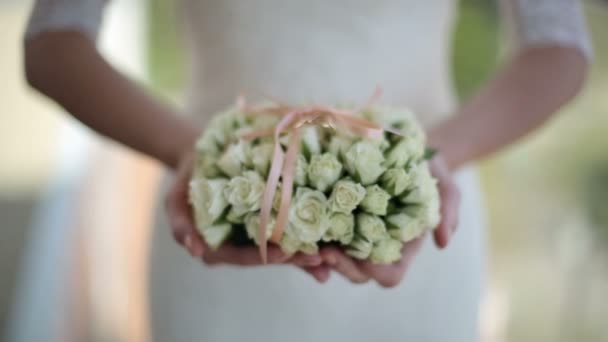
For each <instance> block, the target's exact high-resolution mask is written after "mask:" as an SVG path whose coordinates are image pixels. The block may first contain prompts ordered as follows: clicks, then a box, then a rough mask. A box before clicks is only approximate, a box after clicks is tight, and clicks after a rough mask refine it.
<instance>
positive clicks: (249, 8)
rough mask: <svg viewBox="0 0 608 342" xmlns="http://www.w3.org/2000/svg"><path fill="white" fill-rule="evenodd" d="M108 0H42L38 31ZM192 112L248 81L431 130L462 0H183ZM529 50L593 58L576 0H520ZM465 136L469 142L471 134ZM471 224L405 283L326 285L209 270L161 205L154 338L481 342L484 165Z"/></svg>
mask: <svg viewBox="0 0 608 342" xmlns="http://www.w3.org/2000/svg"><path fill="white" fill-rule="evenodd" d="M103 3H104V1H103V0H89V1H77V0H55V1H52V0H40V1H38V5H37V7H36V9H35V11H34V13H33V16H32V20H31V24H30V28H29V31H28V32H29V33H28V34H29V35H30V36H32V35H35V34H36V33H38V32H41V31H45V30H57V29H66V28H68V29H69V28H71V29H74V28H76V29H80V30H83V31H84V32H85V33H87V34H89V35H90V36H91V37H95V34H96V32H97V29H98V25H99V22H100V21H101V20H100V18H101V12H102V11H101V9H102V7H103ZM179 6H180V13H181V18H182V19H183V30H184V35H185V37H186V42H187V47H188V52H189V53H188V62H189V64H188V66H189V86H188V93H187V100H186V108H187V111H188V113H189V114H191V115H195V116H198V117H200V118H201V122H203V123H204V122H205V121H206V120H207V119H209V117H210V115H212V114H213V113H214V112H215V111H217V110H218V109H220V108H223V107H225V106H226V105H227V104H230V103H232V101H233V100H234V97H235V94H237V93H238V92H239V91H242V90H253V91H255V92H260V93H265V94H271V95H273V96H275V97H277V98H280V99H282V100H284V101H291V102H293V103H299V102H302V101H308V100H312V101H315V102H318V103H336V102H342V101H364V100H365V99H366V98H367V97H368V96H369V95H370V93H371V92H372V90H373V88H374V87H375V86H376V85H381V86H382V87H383V89H384V95H383V97H382V99H381V102H382V103H388V104H393V105H399V106H407V107H410V108H412V109H413V110H414V111H415V112H416V113H418V114H419V117H420V120H422V122H423V123H424V124H425V125H426V126H427V127H428V126H431V125H433V124H436V123H438V122H439V121H441V120H442V119H443V118H445V117H446V116H448V115H450V113H452V112H453V111H454V110H455V109H456V105H457V103H456V100H455V97H454V92H453V89H452V84H451V79H450V76H451V71H450V58H451V56H450V47H451V35H452V29H453V25H454V20H455V16H456V14H457V13H456V8H457V2H456V1H454V0H434V1H422V0H383V1H366V0H337V1H324V0H307V1H283V0H256V1H243V0H185V1H181V2H180V3H179ZM507 7H508V8H507V9H506V12H509V13H510V18H511V19H513V22H514V23H515V24H516V26H515V27H516V33H517V35H516V36H517V37H518V38H519V40H518V46H519V47H522V46H527V45H551V44H561V45H570V46H575V47H579V48H581V49H582V50H583V51H585V53H589V45H588V41H587V38H586V33H585V24H584V20H583V18H582V13H581V11H580V8H579V4H578V1H574V0H557V1H556V0H545V1H543V0H537V1H534V0H518V1H510V2H509V4H508V6H507ZM463 139H466V137H463ZM456 179H457V181H458V184H459V185H460V188H461V190H462V195H463V196H462V199H463V201H462V207H461V211H460V213H461V214H460V215H461V216H460V217H461V219H460V227H459V230H458V232H457V234H456V235H455V237H454V239H453V241H452V242H451V244H450V246H449V247H448V248H447V249H446V250H443V251H439V250H437V248H436V247H435V246H434V244H433V243H432V241H431V239H427V241H426V242H425V244H424V247H423V248H422V250H421V252H420V253H419V255H418V256H417V258H416V260H415V262H414V263H413V265H412V267H411V269H410V270H409V272H408V274H407V276H406V279H405V281H403V283H402V284H401V285H400V286H398V287H397V288H394V289H383V288H381V287H379V286H377V285H375V284H373V283H369V284H365V285H353V284H350V283H349V282H348V281H346V280H344V279H343V278H341V277H340V276H338V275H336V274H334V275H333V276H332V278H331V280H330V281H329V282H328V283H327V284H323V285H319V284H317V283H316V282H315V281H313V280H312V278H311V277H310V276H308V275H306V274H305V273H303V272H302V271H301V270H298V269H296V268H294V267H287V266H269V267H258V268H236V267H228V266H220V267H213V268H211V267H206V266H204V265H203V264H202V263H201V262H198V261H196V260H193V259H191V258H189V257H188V256H187V254H186V253H184V251H183V250H182V249H181V248H180V247H178V246H177V245H176V244H175V243H174V241H173V240H172V238H171V235H170V234H169V229H168V227H167V225H166V224H165V222H166V220H165V217H164V213H163V210H162V207H161V206H159V209H158V222H159V224H158V226H157V227H156V231H155V237H154V241H153V251H152V260H151V263H150V264H151V265H152V266H151V284H150V286H151V288H150V290H151V291H150V292H151V305H152V324H151V326H152V329H153V336H154V338H155V340H156V341H174V342H181V341H292V342H299V341H353V342H354V341H463V342H464V341H475V340H476V339H477V332H478V327H477V322H478V304H479V299H480V295H481V293H482V289H483V286H482V283H483V282H482V278H483V275H484V267H485V264H484V261H485V259H486V254H485V250H484V246H485V237H484V229H485V227H484V220H483V203H482V198H481V196H480V190H479V186H478V179H477V175H476V172H475V170H474V168H473V167H467V168H464V169H462V170H460V171H459V172H458V173H457V174H456Z"/></svg>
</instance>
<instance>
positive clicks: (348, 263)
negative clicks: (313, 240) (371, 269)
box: [321, 247, 369, 284]
mask: <svg viewBox="0 0 608 342" xmlns="http://www.w3.org/2000/svg"><path fill="white" fill-rule="evenodd" d="M321 257H323V261H325V263H327V264H328V265H329V266H331V267H332V269H334V270H335V271H337V272H338V273H340V274H342V275H343V276H344V277H346V278H347V279H349V280H350V281H351V282H353V283H357V284H360V283H365V282H367V281H368V280H369V276H368V275H367V274H365V273H364V272H362V271H361V270H360V269H359V266H358V265H357V263H356V262H355V261H354V260H353V259H352V258H351V257H349V256H348V255H346V254H344V253H343V252H342V251H340V250H339V249H337V248H335V247H327V248H325V249H323V250H321Z"/></svg>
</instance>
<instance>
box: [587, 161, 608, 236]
mask: <svg viewBox="0 0 608 342" xmlns="http://www.w3.org/2000/svg"><path fill="white" fill-rule="evenodd" d="M607 159H608V158H607ZM584 179H585V181H586V183H587V184H586V186H585V187H582V188H583V190H584V198H585V199H586V201H585V202H584V205H585V207H586V209H587V213H588V217H589V219H590V220H589V221H590V224H591V225H592V227H594V228H595V229H594V233H595V236H596V238H597V239H599V240H601V241H599V242H600V244H601V245H603V246H608V160H607V161H606V162H605V164H602V165H597V166H596V167H594V168H592V169H591V170H590V172H589V173H588V174H587V175H586V177H585V178H584Z"/></svg>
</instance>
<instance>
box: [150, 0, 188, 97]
mask: <svg viewBox="0 0 608 342" xmlns="http://www.w3.org/2000/svg"><path fill="white" fill-rule="evenodd" d="M148 2H149V5H148V18H150V20H149V21H148V25H149V28H148V46H149V49H150V51H151V53H150V54H149V58H148V74H149V75H150V78H151V81H152V87H153V88H154V90H156V91H157V92H159V93H160V94H164V95H172V94H176V93H178V92H179V91H180V90H181V89H183V86H184V80H185V77H184V58H183V57H184V47H183V46H182V45H183V43H184V42H183V41H182V40H181V39H180V32H179V30H180V27H179V18H178V13H177V6H176V4H175V2H174V1H166V0H149V1H148Z"/></svg>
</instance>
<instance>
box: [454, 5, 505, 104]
mask: <svg viewBox="0 0 608 342" xmlns="http://www.w3.org/2000/svg"><path fill="white" fill-rule="evenodd" d="M457 20H458V22H457V24H456V27H455V31H454V39H453V43H452V44H453V48H452V51H453V52H452V53H453V56H452V70H453V72H454V75H453V76H454V86H455V88H456V91H457V93H458V96H459V97H460V98H461V99H466V98H468V97H469V96H470V95H471V94H472V93H473V92H474V91H475V90H476V89H477V88H478V87H479V86H480V85H481V84H482V83H483V81H484V80H486V79H487V78H488V77H489V76H490V75H491V74H492V72H493V71H494V69H495V68H496V61H497V56H498V44H499V39H498V36H499V25H497V24H496V23H497V21H498V9H497V4H496V1H495V0H490V1H488V0H461V1H460V2H459V16H458V19H457Z"/></svg>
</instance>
